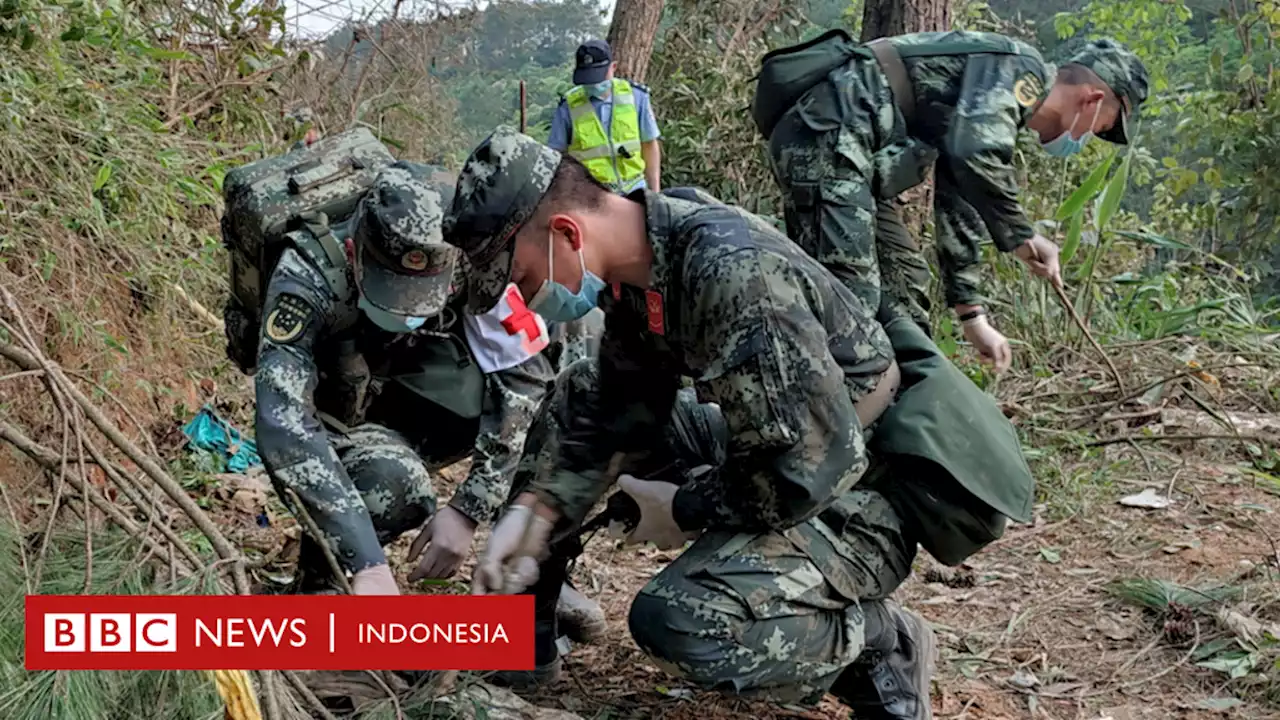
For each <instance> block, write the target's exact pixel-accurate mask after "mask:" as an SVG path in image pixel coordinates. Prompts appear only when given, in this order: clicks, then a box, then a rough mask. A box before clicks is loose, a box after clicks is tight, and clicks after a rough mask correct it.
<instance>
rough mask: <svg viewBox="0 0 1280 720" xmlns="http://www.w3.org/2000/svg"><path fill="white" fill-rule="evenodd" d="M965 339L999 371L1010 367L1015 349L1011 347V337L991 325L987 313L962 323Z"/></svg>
mask: <svg viewBox="0 0 1280 720" xmlns="http://www.w3.org/2000/svg"><path fill="white" fill-rule="evenodd" d="M962 327H963V329H964V339H965V340H967V341H969V343H970V344H971V345H973V347H974V348H975V349H976V350H977V351H978V354H979V355H981V356H982V360H983V361H984V362H986V363H987V364H989V365H994V366H995V369H996V372H997V373H1002V372H1004V371H1005V370H1008V369H1009V365H1010V364H1011V363H1012V362H1013V351H1012V350H1010V349H1009V339H1008V338H1006V337H1005V336H1004V335H1002V334H1001V333H1000V331H999V330H996V329H995V328H993V327H991V323H989V322H987V316H986V315H979V316H978V317H976V318H973V319H972V320H967V321H965V322H964V323H963V324H962Z"/></svg>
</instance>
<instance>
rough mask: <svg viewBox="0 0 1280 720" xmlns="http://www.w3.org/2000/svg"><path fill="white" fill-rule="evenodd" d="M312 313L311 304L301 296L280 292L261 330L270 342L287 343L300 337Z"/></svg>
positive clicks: (309, 322) (308, 323) (313, 312)
mask: <svg viewBox="0 0 1280 720" xmlns="http://www.w3.org/2000/svg"><path fill="white" fill-rule="evenodd" d="M314 314H315V311H314V310H313V309H312V307H311V305H310V304H308V303H307V302H306V301H305V300H303V299H302V298H300V297H298V296H297V295H291V294H289V293H285V294H282V295H281V296H280V297H279V298H277V299H276V303H275V307H274V308H272V310H271V312H269V313H267V321H266V323H264V324H263V332H265V333H266V335H267V339H269V340H271V341H272V342H275V343H280V344H281V345H287V344H289V343H291V342H293V341H294V340H297V339H298V338H300V337H302V333H303V331H304V330H306V329H307V326H308V325H310V324H311V318H312V316H313V315H314Z"/></svg>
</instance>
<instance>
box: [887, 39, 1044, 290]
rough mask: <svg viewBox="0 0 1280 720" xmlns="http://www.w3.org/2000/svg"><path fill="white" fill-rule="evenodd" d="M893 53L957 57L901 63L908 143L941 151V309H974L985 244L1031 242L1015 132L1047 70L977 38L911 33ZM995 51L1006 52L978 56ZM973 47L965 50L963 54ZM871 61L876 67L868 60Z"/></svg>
mask: <svg viewBox="0 0 1280 720" xmlns="http://www.w3.org/2000/svg"><path fill="white" fill-rule="evenodd" d="M889 41H890V42H891V43H892V44H894V45H895V46H906V45H911V44H920V43H947V44H948V45H950V46H952V47H955V48H956V52H955V53H953V54H946V55H935V56H926V57H906V58H905V59H904V61H903V62H904V64H905V65H906V67H907V75H908V77H909V78H910V80H911V85H912V88H913V90H914V93H915V116H914V121H913V123H912V124H911V126H910V127H909V128H908V131H909V133H910V134H911V136H912V137H914V138H916V139H918V140H920V141H923V142H925V143H927V144H929V145H930V146H932V147H934V148H936V149H938V150H939V151H940V154H939V157H938V161H937V163H936V165H935V174H934V178H935V189H934V190H935V192H934V228H935V229H934V234H935V243H936V245H937V247H938V250H939V253H940V260H941V263H942V265H943V267H942V276H943V284H944V292H945V293H946V296H947V297H946V299H947V303H948V305H955V304H957V303H975V302H981V297H980V295H979V293H978V288H977V284H976V282H977V273H976V266H977V264H978V263H979V262H980V261H981V259H982V254H981V250H980V243H981V242H982V240H983V239H985V238H987V237H990V238H991V239H992V241H993V242H994V243H995V245H996V247H997V248H999V249H1000V250H1002V251H1005V252H1009V251H1012V250H1014V249H1016V248H1017V247H1018V246H1020V245H1021V244H1022V243H1023V242H1025V241H1026V240H1027V239H1028V238H1030V237H1031V236H1032V235H1033V234H1034V230H1033V228H1032V226H1031V222H1030V221H1029V219H1028V218H1027V215H1026V213H1025V212H1024V211H1023V209H1022V205H1021V204H1020V203H1019V201H1018V177H1017V174H1016V172H1015V170H1014V166H1013V153H1014V148H1015V147H1016V146H1017V139H1018V138H1017V136H1018V131H1019V130H1020V129H1022V128H1023V127H1024V126H1025V125H1026V122H1027V120H1028V119H1029V118H1030V117H1031V114H1032V111H1033V110H1034V109H1035V107H1036V106H1037V105H1038V103H1039V102H1040V100H1041V99H1042V98H1043V97H1044V96H1045V95H1046V94H1047V93H1048V91H1049V87H1050V85H1051V83H1052V81H1053V78H1054V70H1053V68H1052V67H1051V66H1049V65H1046V64H1045V62H1044V61H1043V60H1042V59H1041V57H1040V54H1039V53H1038V52H1037V51H1036V50H1035V49H1033V48H1031V47H1030V46H1028V45H1026V44H1025V43H1022V42H1020V41H1017V40H1013V39H1010V38H1007V37H1004V36H1002V35H995V34H991V33H977V32H959V31H956V32H946V33H913V34H909V35H900V36H897V37H893V38H890V40H889ZM992 45H995V46H997V47H1002V48H1004V49H1005V50H1006V51H1005V52H1000V53H993V52H984V49H986V48H989V47H991V46H992ZM966 46H972V47H973V51H972V52H968V53H966V52H964V49H965V47H966ZM869 62H874V61H869Z"/></svg>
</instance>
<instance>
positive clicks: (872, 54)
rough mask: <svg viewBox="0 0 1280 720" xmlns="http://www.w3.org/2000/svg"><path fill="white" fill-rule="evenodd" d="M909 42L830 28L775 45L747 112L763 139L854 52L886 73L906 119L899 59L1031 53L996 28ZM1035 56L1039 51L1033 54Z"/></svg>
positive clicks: (909, 105) (908, 107)
mask: <svg viewBox="0 0 1280 720" xmlns="http://www.w3.org/2000/svg"><path fill="white" fill-rule="evenodd" d="M907 37H911V38H912V40H911V42H906V43H903V42H898V43H894V42H892V38H877V39H875V40H872V41H870V42H867V43H858V42H856V41H854V39H853V38H851V37H850V36H849V33H847V32H845V31H844V30H839V29H837V30H829V31H827V32H825V33H823V34H821V35H819V36H818V37H815V38H813V39H812V40H808V41H806V42H802V43H799V44H796V45H790V46H787V47H782V48H778V49H777V50H774V51H772V52H769V53H767V54H765V56H764V57H763V58H761V60H760V74H759V75H758V76H757V80H756V92H755V96H754V98H753V99H752V102H751V118H752V120H754V121H755V124H756V129H758V130H759V131H760V134H761V135H763V136H764V139H765V140H768V139H769V136H770V135H772V134H773V129H774V128H775V127H777V125H778V122H779V121H780V120H781V119H782V116H783V115H785V114H786V112H787V111H788V110H790V109H791V107H792V106H793V105H795V104H796V103H797V102H799V101H800V99H801V98H802V97H804V95H805V93H807V92H809V90H810V89H811V88H813V87H814V86H815V85H817V84H818V83H820V82H822V81H824V80H826V79H827V78H828V77H829V76H830V75H831V73H833V72H835V71H836V70H838V69H840V68H841V67H843V66H844V65H845V63H847V62H849V61H850V60H852V59H853V58H855V57H861V58H865V59H874V60H875V61H876V62H877V63H878V64H879V65H880V69H881V71H882V72H883V73H884V75H885V79H886V80H887V81H888V83H889V87H890V88H891V89H892V90H893V97H894V100H895V102H896V103H897V105H898V109H899V111H900V112H901V114H902V116H903V118H904V119H905V120H906V123H907V124H908V125H909V124H910V123H911V121H912V117H913V115H914V112H915V95H914V92H913V90H912V87H911V79H910V78H909V77H908V76H907V68H906V65H905V64H904V63H903V60H904V59H908V58H921V57H937V56H941V55H971V54H979V53H991V54H1003V55H1021V54H1028V53H1035V51H1034V50H1033V49H1032V48H1030V47H1029V46H1026V45H1023V44H1021V43H1017V42H1015V41H1013V40H1012V39H1010V38H1007V37H1004V36H1002V35H997V34H995V33H984V32H959V31H956V32H936V33H915V34H913V35H910V36H907ZM1036 57H1037V58H1038V57H1039V56H1038V55H1036Z"/></svg>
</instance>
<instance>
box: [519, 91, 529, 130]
mask: <svg viewBox="0 0 1280 720" xmlns="http://www.w3.org/2000/svg"><path fill="white" fill-rule="evenodd" d="M528 126H529V125H528V121H527V119H526V117H525V94H524V81H523V80H521V81H520V132H524V131H525V128H527V127H528Z"/></svg>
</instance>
